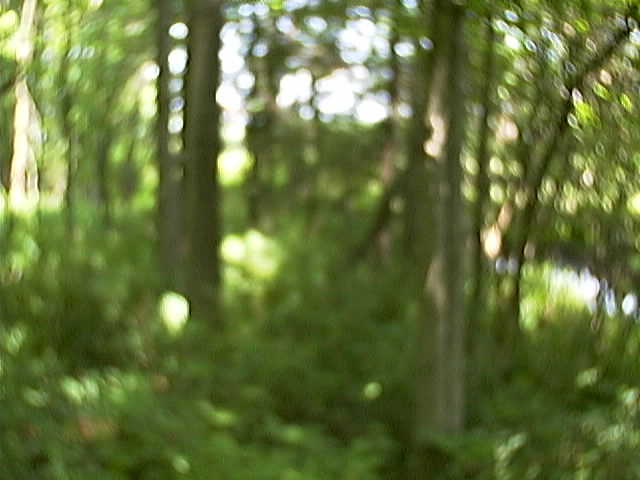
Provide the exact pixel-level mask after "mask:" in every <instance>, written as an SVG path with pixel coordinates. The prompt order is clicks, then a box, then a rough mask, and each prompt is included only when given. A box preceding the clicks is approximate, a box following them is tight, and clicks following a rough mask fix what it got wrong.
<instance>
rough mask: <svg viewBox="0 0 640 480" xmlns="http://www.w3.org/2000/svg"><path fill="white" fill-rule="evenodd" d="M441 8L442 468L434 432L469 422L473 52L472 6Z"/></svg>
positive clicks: (437, 93)
mask: <svg viewBox="0 0 640 480" xmlns="http://www.w3.org/2000/svg"><path fill="white" fill-rule="evenodd" d="M434 9H435V10H434V12H433V13H432V14H433V15H436V16H437V17H438V19H439V23H440V28H438V32H440V35H438V36H436V37H434V48H435V52H434V55H435V62H436V64H435V70H434V77H433V83H432V84H431V88H432V92H431V95H430V105H429V118H430V120H431V125H432V128H433V134H432V137H431V139H430V142H429V143H430V146H429V150H430V151H431V153H432V154H433V155H434V157H435V158H436V168H437V171H436V178H435V181H436V188H437V190H436V192H437V194H438V203H437V205H436V206H435V208H436V212H435V215H436V217H435V219H436V225H435V227H436V236H435V238H434V240H435V249H434V254H433V259H432V260H431V262H430V266H429V271H428V274H427V278H426V282H425V290H424V305H425V311H424V312H423V320H422V329H423V332H422V335H421V337H420V338H421V339H422V340H423V344H422V345H421V346H420V348H421V351H420V352H419V355H420V358H419V360H418V361H419V366H420V368H419V371H418V375H419V378H418V382H419V385H418V388H417V392H418V398H417V419H416V428H417V433H416V440H417V447H418V452H424V456H425V459H426V462H427V464H426V467H427V468H431V469H436V470H437V469H441V468H442V467H443V465H442V464H441V463H440V462H441V459H442V458H441V457H440V455H437V454H433V453H434V452H437V450H438V449H437V445H436V444H433V442H432V440H433V438H434V436H435V437H436V438H437V437H438V436H440V435H446V434H451V433H457V432H460V431H462V430H463V428H464V423H465V358H466V348H465V319H464V316H465V309H464V262H463V258H464V246H465V232H464V230H465V221H464V217H465V212H464V210H465V206H464V201H463V196H462V179H463V173H462V165H461V162H460V156H461V152H462V147H463V144H464V140H465V120H466V109H465V91H464V85H463V82H464V78H465V71H464V69H465V68H466V58H465V55H466V50H465V32H464V15H465V8H464V7H462V6H459V5H457V4H455V3H453V2H450V1H449V0H441V1H436V2H434ZM429 453H431V454H429ZM423 468H424V465H423ZM414 473H416V475H418V474H419V472H414ZM424 473H425V472H424V470H423V471H422V474H423V475H424ZM421 478H424V476H423V477H421Z"/></svg>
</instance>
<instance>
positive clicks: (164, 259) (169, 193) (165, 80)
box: [156, 0, 183, 290]
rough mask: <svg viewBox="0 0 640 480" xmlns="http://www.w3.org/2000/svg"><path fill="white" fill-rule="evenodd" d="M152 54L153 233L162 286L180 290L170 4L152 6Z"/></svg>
mask: <svg viewBox="0 0 640 480" xmlns="http://www.w3.org/2000/svg"><path fill="white" fill-rule="evenodd" d="M156 15H157V16H156V48H157V51H156V54H157V63H158V68H159V72H158V78H157V81H156V85H157V92H158V93H157V98H156V105H157V119H156V120H157V123H156V161H157V167H158V204H157V205H158V207H157V211H156V215H157V217H156V231H157V242H158V243H157V246H158V261H159V264H160V267H161V269H162V272H163V275H164V280H165V285H166V287H167V288H169V289H172V290H180V285H181V275H180V272H181V270H182V267H181V265H182V264H183V262H182V260H183V259H182V256H181V254H180V252H181V248H180V247H181V245H182V243H183V235H182V233H183V225H182V217H181V212H180V210H181V208H182V204H181V203H182V202H181V200H182V195H181V185H182V167H181V165H180V162H179V161H178V160H177V158H176V156H175V155H174V154H172V153H171V152H170V151H169V129H168V124H169V103H170V101H171V98H170V91H169V81H170V79H171V73H170V71H169V53H170V51H171V37H170V36H169V28H170V27H171V25H172V23H173V21H174V11H173V8H172V2H171V0H158V1H157V3H156Z"/></svg>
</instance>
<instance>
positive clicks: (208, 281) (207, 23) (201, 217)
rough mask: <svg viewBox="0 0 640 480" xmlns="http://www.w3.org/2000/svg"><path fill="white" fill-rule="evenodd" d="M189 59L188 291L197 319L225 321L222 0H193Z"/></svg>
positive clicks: (190, 20)
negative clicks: (219, 93) (221, 301)
mask: <svg viewBox="0 0 640 480" xmlns="http://www.w3.org/2000/svg"><path fill="white" fill-rule="evenodd" d="M189 15H190V18H189V44H188V52H189V60H188V62H189V63H188V70H187V78H186V89H187V90H186V96H187V102H186V110H185V131H184V135H185V151H186V157H187V158H186V172H185V174H186V178H185V185H186V200H187V201H186V220H187V233H188V250H189V251H188V259H187V294H188V297H189V301H190V305H191V312H192V315H193V316H194V317H195V318H198V319H201V320H204V319H211V320H213V321H214V322H215V323H216V324H220V323H221V318H220V311H219V308H218V306H219V305H218V288H219V285H220V261H219V244H220V235H221V231H220V229H221V226H220V194H219V187H218V166H217V158H218V154H219V153H220V149H221V139H220V134H219V120H220V109H219V107H218V104H217V103H216V89H217V86H218V81H219V77H220V61H219V59H218V51H219V49H220V30H221V29H222V25H223V13H222V4H221V2H220V1H219V0H193V1H192V2H191V4H190V8H189Z"/></svg>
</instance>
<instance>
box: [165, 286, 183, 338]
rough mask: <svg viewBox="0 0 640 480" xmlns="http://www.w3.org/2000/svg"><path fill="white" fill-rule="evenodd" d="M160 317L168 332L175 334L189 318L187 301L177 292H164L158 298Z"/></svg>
mask: <svg viewBox="0 0 640 480" xmlns="http://www.w3.org/2000/svg"><path fill="white" fill-rule="evenodd" d="M160 318H161V319H162V323H164V325H165V327H166V328H167V330H168V331H169V333H170V334H172V335H177V334H178V333H180V332H181V331H182V329H183V328H184V326H185V324H186V323H187V320H188V319H189V302H188V301H187V299H186V298H184V297H183V296H182V295H180V294H178V293H175V292H167V293H165V294H164V295H162V297H161V299H160Z"/></svg>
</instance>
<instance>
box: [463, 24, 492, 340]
mask: <svg viewBox="0 0 640 480" xmlns="http://www.w3.org/2000/svg"><path fill="white" fill-rule="evenodd" d="M492 20H493V19H492V17H491V15H489V16H488V17H487V19H486V26H485V29H486V40H485V41H486V47H485V48H486V50H485V57H484V65H483V67H482V78H483V81H484V83H483V85H482V91H481V92H480V101H481V103H482V114H481V116H480V126H479V128H478V138H479V143H478V152H477V157H476V159H477V165H478V172H477V174H476V178H475V189H476V198H475V202H474V204H473V214H472V216H473V218H472V222H473V232H472V233H473V243H472V245H473V260H472V262H473V263H472V270H471V295H470V297H469V300H468V308H467V312H468V314H467V318H468V322H469V325H468V329H469V332H470V333H471V334H473V333H475V330H476V328H477V327H478V325H479V323H480V322H479V320H481V319H482V317H483V315H484V312H485V308H484V307H485V303H486V297H487V293H488V292H487V286H488V282H487V281H486V278H485V277H486V275H487V274H488V268H487V259H486V256H485V254H484V248H483V242H482V233H483V229H484V226H485V215H486V211H485V210H486V205H487V200H488V198H489V187H490V182H489V175H488V172H487V166H488V163H489V156H490V148H489V139H490V137H491V127H490V125H489V119H490V117H491V115H492V113H493V105H494V104H493V98H492V94H493V89H494V87H495V78H496V65H495V63H496V35H495V30H494V28H493V24H492ZM470 346H471V345H470ZM471 351H472V349H470V352H471Z"/></svg>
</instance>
